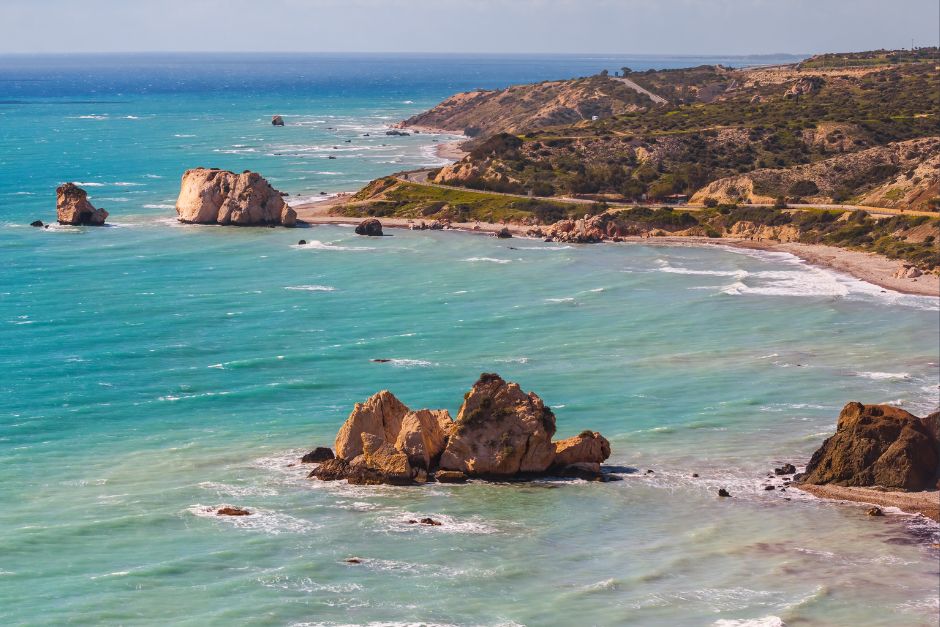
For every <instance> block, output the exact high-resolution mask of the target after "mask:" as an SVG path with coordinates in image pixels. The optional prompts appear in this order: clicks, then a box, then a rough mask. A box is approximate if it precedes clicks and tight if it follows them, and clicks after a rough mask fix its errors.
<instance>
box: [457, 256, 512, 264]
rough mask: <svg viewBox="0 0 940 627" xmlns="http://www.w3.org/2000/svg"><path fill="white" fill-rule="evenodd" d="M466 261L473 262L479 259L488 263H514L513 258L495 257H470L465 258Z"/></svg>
mask: <svg viewBox="0 0 940 627" xmlns="http://www.w3.org/2000/svg"><path fill="white" fill-rule="evenodd" d="M464 261H469V262H471V263H474V262H478V261H485V262H488V263H512V259H495V258H493V257H469V258H467V259H464Z"/></svg>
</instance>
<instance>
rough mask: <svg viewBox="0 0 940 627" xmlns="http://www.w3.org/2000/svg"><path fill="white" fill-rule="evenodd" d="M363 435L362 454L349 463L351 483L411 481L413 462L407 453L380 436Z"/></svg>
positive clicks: (403, 482)
mask: <svg viewBox="0 0 940 627" xmlns="http://www.w3.org/2000/svg"><path fill="white" fill-rule="evenodd" d="M361 437H362V455H359V456H357V457H356V458H355V459H353V460H352V462H350V464H349V472H348V474H347V479H348V481H349V483H356V484H376V483H390V484H395V485H403V484H408V483H411V481H412V472H411V464H409V463H408V456H407V455H405V454H404V453H402V452H401V451H399V450H398V449H396V448H395V447H394V446H392V445H391V444H389V443H388V442H386V441H385V440H384V439H382V438H381V437H380V436H376V435H372V434H371V433H363V434H362V436H361Z"/></svg>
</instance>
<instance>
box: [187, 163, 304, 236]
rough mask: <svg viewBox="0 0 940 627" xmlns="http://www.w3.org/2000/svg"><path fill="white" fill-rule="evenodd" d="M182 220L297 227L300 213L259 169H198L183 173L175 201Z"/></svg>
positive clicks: (197, 222)
mask: <svg viewBox="0 0 940 627" xmlns="http://www.w3.org/2000/svg"><path fill="white" fill-rule="evenodd" d="M176 213H177V214H178V215H179V220H180V222H191V223H194V224H223V225H228V224H232V225H237V226H267V225H281V226H294V225H295V224H296V222H297V213H296V212H295V211H294V210H293V209H291V208H290V207H288V206H287V203H285V202H284V198H283V195H282V194H281V192H279V191H278V190H276V189H274V188H273V187H272V186H271V184H270V183H268V181H267V180H266V179H265V178H264V177H263V176H261V175H260V174H258V173H257V172H250V171H245V172H242V173H241V174H235V173H234V172H229V171H227V170H217V169H214V168H213V169H210V168H195V169H192V170H187V171H186V173H185V174H183V179H182V182H181V184H180V195H179V198H178V199H177V200H176Z"/></svg>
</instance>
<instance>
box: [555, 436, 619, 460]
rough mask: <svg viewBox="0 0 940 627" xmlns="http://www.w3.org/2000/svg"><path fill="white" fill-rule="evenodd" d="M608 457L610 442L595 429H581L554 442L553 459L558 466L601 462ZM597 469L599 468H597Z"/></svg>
mask: <svg viewBox="0 0 940 627" xmlns="http://www.w3.org/2000/svg"><path fill="white" fill-rule="evenodd" d="M608 457H610V442H608V441H607V438H605V437H604V436H602V435H601V434H600V433H598V432H596V431H582V432H581V433H579V434H578V435H576V436H574V437H572V438H568V439H566V440H559V441H558V442H555V461H554V462H553V465H554V466H555V467H558V468H564V467H565V466H571V465H574V464H582V463H590V464H601V463H603V462H604V461H606V460H607V458H608ZM598 470H599V469H598Z"/></svg>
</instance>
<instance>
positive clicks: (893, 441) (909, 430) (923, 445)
mask: <svg viewBox="0 0 940 627" xmlns="http://www.w3.org/2000/svg"><path fill="white" fill-rule="evenodd" d="M791 468H792V467H791ZM789 469H790V468H788V469H787V470H789ZM795 481H796V482H798V483H807V484H814V485H827V484H831V485H837V486H880V487H883V488H889V489H896V490H908V491H922V490H934V489H940V412H934V413H932V414H930V415H929V416H927V417H925V418H918V417H917V416H915V415H913V414H911V413H909V412H907V411H904V410H903V409H900V408H899V407H893V406H891V405H863V404H862V403H857V402H852V403H849V404H847V405H846V406H845V407H844V408H843V409H842V412H841V413H840V414H839V422H838V425H837V426H836V433H835V435H833V436H832V437H830V438H829V439H827V440H826V441H825V442H823V445H822V446H821V447H820V448H819V450H817V451H816V452H815V453H814V454H813V457H812V459H810V461H809V464H808V465H807V466H806V472H804V473H803V474H801V475H797V476H796V477H795Z"/></svg>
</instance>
